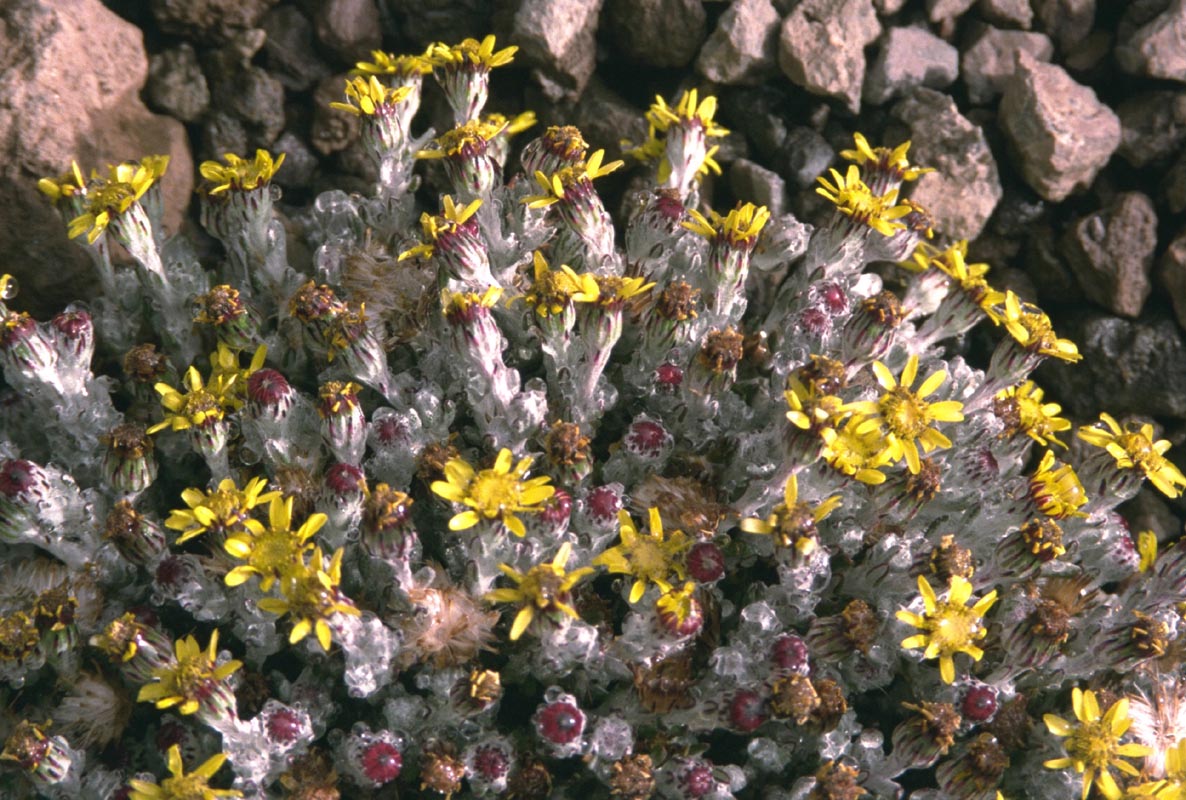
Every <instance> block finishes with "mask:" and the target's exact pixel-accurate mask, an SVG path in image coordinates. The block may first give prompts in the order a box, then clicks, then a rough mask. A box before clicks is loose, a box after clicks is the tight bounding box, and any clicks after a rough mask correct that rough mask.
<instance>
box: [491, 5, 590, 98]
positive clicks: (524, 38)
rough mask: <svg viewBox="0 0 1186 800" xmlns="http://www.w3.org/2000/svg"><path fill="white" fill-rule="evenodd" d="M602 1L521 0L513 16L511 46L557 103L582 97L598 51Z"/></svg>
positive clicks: (545, 92)
mask: <svg viewBox="0 0 1186 800" xmlns="http://www.w3.org/2000/svg"><path fill="white" fill-rule="evenodd" d="M601 3H602V0H588V1H586V0H521V2H520V3H519V6H518V10H517V11H515V14H514V16H513V18H512V23H511V35H510V42H509V43H510V44H516V45H518V46H519V48H520V50H519V53H518V55H517V58H519V59H521V60H522V61H523V63H526V64H528V65H530V66H532V67H534V69H533V70H532V75H533V77H534V78H535V79H536V81H537V82H538V83H539V85H540V87H541V88H542V89H543V91H544V94H545V95H547V97H548V98H549V99H550V100H552V101H557V100H562V99H568V100H574V99H576V98H578V97H580V95H581V92H583V91H584V90H585V85H586V84H587V83H588V82H589V78H591V77H592V76H593V68H594V66H595V63H594V62H595V59H596V55H597V42H596V41H595V37H596V35H597V19H598V13H599V12H600V11H601Z"/></svg>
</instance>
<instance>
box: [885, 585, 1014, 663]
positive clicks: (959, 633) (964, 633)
mask: <svg viewBox="0 0 1186 800" xmlns="http://www.w3.org/2000/svg"><path fill="white" fill-rule="evenodd" d="M918 591H919V594H921V595H922V602H923V608H924V610H923V613H922V614H915V613H914V612H912V611H905V610H903V611H899V612H898V613H897V617H898V619H899V620H901V621H902V622H905V623H906V624H908V625H912V626H914V627H915V628H918V629H920V630H921V631H923V633H919V634H915V635H914V636H910V637H908V638H906V639H903V640H902V647H904V648H906V649H908V650H912V649H915V648H919V647H923V648H926V649H925V651H924V652H923V658H936V657H937V658H938V659H939V676H940V677H942V678H943V682H944V683H951V682H952V681H954V680H955V661H954V658H953V657H954V656H955V654H956V653H966V654H967V655H970V656H971V657H972V659H973V660H975V661H979V660H980V659H981V658H982V657H983V656H984V651H983V650H981V649H980V648H979V647H977V646H976V644H975V642H977V641H979V640H980V639H983V638H984V634H985V628H984V623H983V622H982V618H983V617H984V615H985V613H986V612H987V611H988V610H989V609H990V608H992V605H993V603H995V602H996V601H997V593H996V590H993V591H991V592H989V593H988V594H986V595H985V596H984V597H982V598H980V599H979V600H978V601H976V604H975V605H973V606H968V605H966V604H967V602H968V600H969V598H971V596H972V584H971V583H969V582H968V580H967V578H962V577H960V576H958V575H955V576H952V578H951V582H950V584H949V585H948V590H947V598H946V599H945V600H942V601H941V600H939V599H938V598H937V597H936V596H935V590H934V589H932V588H931V584H929V583H927V579H926V578H925V577H923V576H922V575H919V576H918Z"/></svg>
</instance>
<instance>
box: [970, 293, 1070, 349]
mask: <svg viewBox="0 0 1186 800" xmlns="http://www.w3.org/2000/svg"><path fill="white" fill-rule="evenodd" d="M982 305H983V307H984V309H985V310H986V311H987V312H988V316H989V319H991V320H992V321H993V322H995V323H997V324H998V325H1004V326H1005V330H1007V331H1008V332H1009V335H1010V336H1012V337H1013V339H1014V340H1015V341H1016V342H1017V344H1018V345H1020V346H1021V347H1022V348H1024V349H1025V350H1028V351H1029V352H1031V353H1034V354H1036V355H1040V356H1046V357H1049V358H1057V359H1059V360H1061V361H1069V362H1071V363H1074V362H1076V361H1081V360H1082V359H1083V356H1082V355H1081V354H1080V353H1079V348H1078V347H1076V346H1075V343H1074V342H1072V341H1071V340H1069V339H1060V338H1058V335H1057V334H1055V332H1054V328H1053V326H1052V324H1051V322H1050V317H1048V316H1046V313H1045V312H1044V311H1042V309H1040V308H1038V307H1037V306H1035V305H1033V304H1032V303H1026V302H1023V301H1022V300H1021V298H1019V297H1018V296H1017V295H1015V294H1014V293H1013V292H1012V291H1006V292H1005V294H1004V295H1000V294H999V293H991V294H989V295H987V296H986V297H985V298H984V300H983V303H982Z"/></svg>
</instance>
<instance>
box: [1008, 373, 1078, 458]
mask: <svg viewBox="0 0 1186 800" xmlns="http://www.w3.org/2000/svg"><path fill="white" fill-rule="evenodd" d="M1042 395H1043V392H1042V390H1041V389H1040V388H1038V387H1037V386H1036V385H1035V384H1034V382H1033V381H1025V382H1023V383H1019V384H1017V385H1016V386H1010V387H1009V388H1008V389H1002V390H1001V391H999V392H997V397H996V399H997V403H996V408H998V409H1000V410H1002V411H1003V412H1004V417H1003V418H1004V419H1005V422H1006V425H1005V435H1006V436H1015V435H1017V434H1018V433H1024V434H1025V435H1027V436H1029V437H1030V438H1031V439H1033V440H1034V441H1035V442H1037V443H1038V444H1040V445H1043V446H1047V445H1049V443H1050V442H1054V443H1055V444H1057V445H1059V446H1060V447H1063V448H1066V445H1065V444H1063V443H1062V442H1061V441H1059V439H1058V437H1057V436H1055V435H1054V434H1056V433H1058V432H1060V431H1067V430H1070V429H1071V422H1070V420H1067V419H1063V418H1062V417H1060V416H1058V415H1059V414H1060V413H1061V412H1062V406H1060V405H1059V404H1058V403H1043V402H1042ZM1014 414H1015V415H1016V416H1014ZM998 415H999V414H998Z"/></svg>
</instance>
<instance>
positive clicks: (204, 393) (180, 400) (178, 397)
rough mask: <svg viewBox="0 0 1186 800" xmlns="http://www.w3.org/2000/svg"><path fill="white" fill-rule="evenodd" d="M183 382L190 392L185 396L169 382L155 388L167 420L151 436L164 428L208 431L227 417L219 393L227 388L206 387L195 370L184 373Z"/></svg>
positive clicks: (158, 425) (149, 430) (150, 431)
mask: <svg viewBox="0 0 1186 800" xmlns="http://www.w3.org/2000/svg"><path fill="white" fill-rule="evenodd" d="M183 380H184V385H185V388H186V389H188V390H189V391H187V392H185V393H184V394H182V393H181V392H179V391H178V390H176V389H174V388H173V387H172V386H170V385H169V384H167V383H158V384H157V385H156V387H155V388H156V392H157V394H159V395H160V396H161V405H162V406H163V407H164V408H165V411H166V412H167V413H166V414H165V419H164V421H162V422H158V423H157V424H156V425H153V426H152V427H151V428H149V429H148V432H149V433H156V432H157V431H162V430H164V429H165V428H170V429H172V430H175V431H183V430H186V429H188V428H207V427H209V426H211V425H214V424H216V423H218V422H220V421H222V418H223V417H224V416H225V415H226V407H225V403H224V401H223V397H222V395H221V394H219V393H218V390H219V389H222V388H226V387H215V386H210V387H209V388H207V387H206V386H205V384H204V383H203V382H202V376H201V375H200V374H198V370H197V369H196V368H194V367H190V368H189V369H187V370H186V371H185V377H184V378H183Z"/></svg>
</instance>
